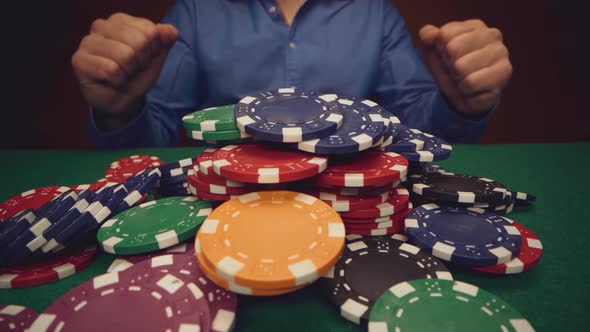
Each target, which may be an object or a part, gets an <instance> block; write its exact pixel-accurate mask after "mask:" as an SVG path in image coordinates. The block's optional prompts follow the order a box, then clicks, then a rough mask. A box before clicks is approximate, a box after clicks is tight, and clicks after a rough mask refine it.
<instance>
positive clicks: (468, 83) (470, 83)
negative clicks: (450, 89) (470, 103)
mask: <svg viewBox="0 0 590 332" xmlns="http://www.w3.org/2000/svg"><path fill="white" fill-rule="evenodd" d="M461 88H462V90H463V92H464V93H467V94H468V93H472V92H474V91H476V90H477V81H476V80H475V79H474V78H473V76H471V75H470V76H467V77H465V79H463V82H462V83H461Z"/></svg>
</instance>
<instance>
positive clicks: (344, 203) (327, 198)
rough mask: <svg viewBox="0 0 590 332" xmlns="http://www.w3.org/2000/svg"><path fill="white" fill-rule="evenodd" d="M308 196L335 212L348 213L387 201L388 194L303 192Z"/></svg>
mask: <svg viewBox="0 0 590 332" xmlns="http://www.w3.org/2000/svg"><path fill="white" fill-rule="evenodd" d="M305 193H306V194H308V195H311V196H313V197H316V198H319V199H321V200H322V201H323V202H324V203H326V204H328V205H330V206H331V207H332V208H333V209H334V210H336V212H349V211H352V210H357V209H366V208H371V207H374V206H376V205H379V204H381V203H383V202H385V201H387V199H389V193H383V194H381V195H379V196H356V197H355V196H341V195H336V194H332V193H326V192H321V191H319V192H318V191H315V192H305Z"/></svg>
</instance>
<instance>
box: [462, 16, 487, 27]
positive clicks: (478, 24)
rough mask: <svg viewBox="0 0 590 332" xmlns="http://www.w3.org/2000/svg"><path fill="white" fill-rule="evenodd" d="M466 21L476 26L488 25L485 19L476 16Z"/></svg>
mask: <svg viewBox="0 0 590 332" xmlns="http://www.w3.org/2000/svg"><path fill="white" fill-rule="evenodd" d="M466 23H469V24H471V25H473V26H475V27H485V26H487V25H486V23H485V22H484V21H482V20H481V19H478V18H475V19H471V20H468V21H466Z"/></svg>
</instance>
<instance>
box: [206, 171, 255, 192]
mask: <svg viewBox="0 0 590 332" xmlns="http://www.w3.org/2000/svg"><path fill="white" fill-rule="evenodd" d="M195 175H196V177H197V178H199V180H201V181H203V182H205V183H208V184H215V185H218V186H223V187H228V188H242V187H245V186H246V183H244V182H239V181H234V180H229V179H226V178H223V177H221V176H219V175H217V174H215V173H212V174H209V175H207V174H205V173H203V172H201V171H197V172H196V173H195Z"/></svg>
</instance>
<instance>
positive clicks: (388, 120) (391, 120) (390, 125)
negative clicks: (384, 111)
mask: <svg viewBox="0 0 590 332" xmlns="http://www.w3.org/2000/svg"><path fill="white" fill-rule="evenodd" d="M384 118H385V124H386V128H385V130H384V132H383V139H382V140H381V142H379V143H380V144H379V145H376V146H375V147H376V148H385V147H387V146H389V145H391V144H392V143H393V139H394V137H393V135H392V132H393V130H394V129H395V127H396V126H397V125H399V124H401V122H400V120H399V119H398V118H397V117H396V116H395V115H389V117H384Z"/></svg>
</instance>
